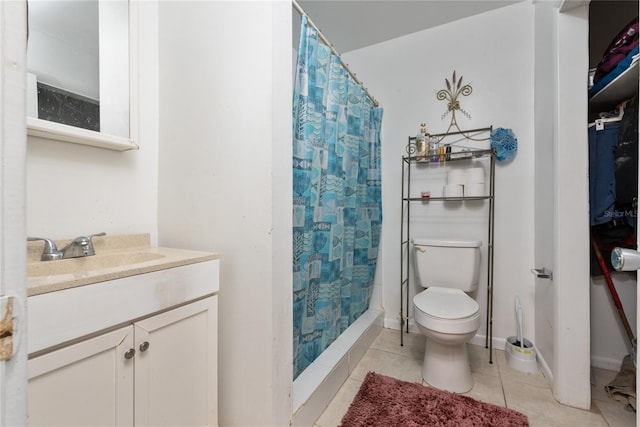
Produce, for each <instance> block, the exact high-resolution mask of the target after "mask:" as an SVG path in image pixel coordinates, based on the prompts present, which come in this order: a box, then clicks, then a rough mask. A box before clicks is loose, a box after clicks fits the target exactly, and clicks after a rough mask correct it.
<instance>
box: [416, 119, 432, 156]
mask: <svg viewBox="0 0 640 427" xmlns="http://www.w3.org/2000/svg"><path fill="white" fill-rule="evenodd" d="M425 126H426V124H425V123H420V132H419V133H418V135H417V136H416V156H417V157H418V159H423V158H424V156H426V154H427V144H428V143H429V142H428V140H427V135H428V134H427V128H426V127H425Z"/></svg>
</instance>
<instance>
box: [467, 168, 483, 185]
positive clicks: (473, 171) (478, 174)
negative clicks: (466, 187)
mask: <svg viewBox="0 0 640 427" xmlns="http://www.w3.org/2000/svg"><path fill="white" fill-rule="evenodd" d="M464 183H465V184H482V183H484V168H469V169H466V170H465V171H464Z"/></svg>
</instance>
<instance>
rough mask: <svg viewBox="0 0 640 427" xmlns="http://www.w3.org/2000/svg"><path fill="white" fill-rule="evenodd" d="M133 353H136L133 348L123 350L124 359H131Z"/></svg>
mask: <svg viewBox="0 0 640 427" xmlns="http://www.w3.org/2000/svg"><path fill="white" fill-rule="evenodd" d="M135 354H136V351H135V349H133V348H130V349H129V350H127V351H125V352H124V358H125V359H127V360H128V359H131V358H133V356H134V355H135Z"/></svg>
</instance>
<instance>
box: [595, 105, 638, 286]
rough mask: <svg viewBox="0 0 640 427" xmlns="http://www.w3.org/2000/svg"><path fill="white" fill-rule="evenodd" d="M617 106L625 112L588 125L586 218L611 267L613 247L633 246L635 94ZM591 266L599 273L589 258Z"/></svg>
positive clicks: (597, 267) (635, 206)
mask: <svg viewBox="0 0 640 427" xmlns="http://www.w3.org/2000/svg"><path fill="white" fill-rule="evenodd" d="M619 109H620V110H622V109H624V110H623V111H624V113H623V114H620V115H618V116H617V117H612V118H611V117H610V118H604V119H602V120H597V121H596V122H595V123H592V124H590V125H589V220H590V225H591V232H592V235H593V237H594V239H595V240H596V242H597V243H598V246H599V247H600V250H601V252H602V255H603V257H604V259H605V261H606V262H607V265H608V266H609V267H610V268H611V265H610V255H611V250H612V249H613V248H614V247H616V246H620V247H629V248H635V247H636V229H637V194H638V98H637V96H635V97H634V98H633V99H631V100H628V101H626V102H624V103H622V104H621V105H620V106H619ZM614 116H615V115H614ZM591 267H592V268H591V274H592V275H593V276H600V275H602V272H601V271H600V268H599V266H597V262H595V261H594V262H592V263H591Z"/></svg>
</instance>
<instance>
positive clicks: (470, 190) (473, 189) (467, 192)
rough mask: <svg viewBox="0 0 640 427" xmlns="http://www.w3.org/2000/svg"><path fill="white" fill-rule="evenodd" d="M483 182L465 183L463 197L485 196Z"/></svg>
mask: <svg viewBox="0 0 640 427" xmlns="http://www.w3.org/2000/svg"><path fill="white" fill-rule="evenodd" d="M485 195H486V194H485V192H484V183H483V184H465V186H464V196H465V197H482V196H485Z"/></svg>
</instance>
